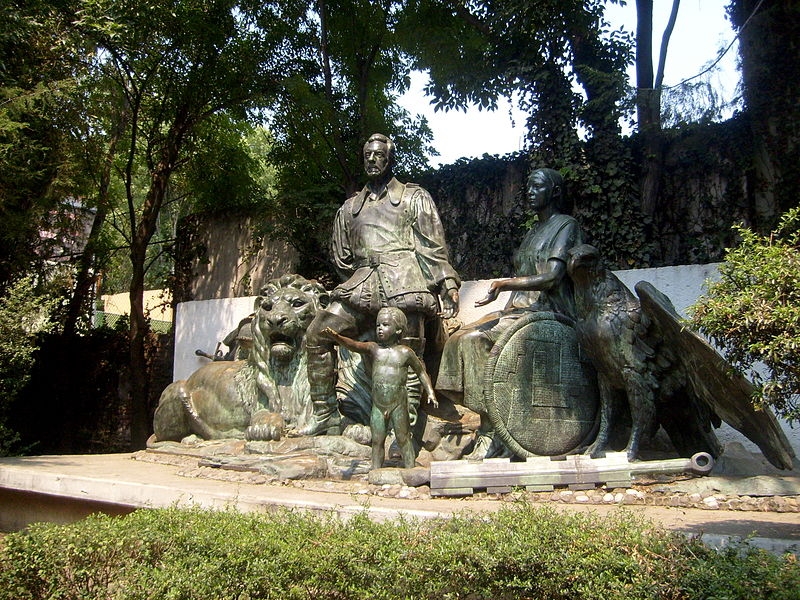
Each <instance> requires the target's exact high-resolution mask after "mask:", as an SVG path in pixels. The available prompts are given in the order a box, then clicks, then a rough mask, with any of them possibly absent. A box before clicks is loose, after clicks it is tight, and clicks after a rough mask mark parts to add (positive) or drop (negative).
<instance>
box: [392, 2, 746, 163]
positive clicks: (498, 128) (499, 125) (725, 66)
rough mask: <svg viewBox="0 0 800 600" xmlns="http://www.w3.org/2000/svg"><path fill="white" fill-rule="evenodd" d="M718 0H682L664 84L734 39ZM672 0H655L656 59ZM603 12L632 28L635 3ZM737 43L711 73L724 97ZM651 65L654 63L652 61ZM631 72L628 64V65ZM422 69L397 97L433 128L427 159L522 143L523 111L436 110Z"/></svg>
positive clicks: (695, 69) (510, 148)
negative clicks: (432, 150) (716, 71)
mask: <svg viewBox="0 0 800 600" xmlns="http://www.w3.org/2000/svg"><path fill="white" fill-rule="evenodd" d="M727 4H728V2H726V1H723V0H683V2H681V5H680V9H679V11H678V18H677V21H676V23H675V29H674V31H673V33H672V37H671V38H670V44H669V50H668V52H667V62H666V68H665V71H664V85H665V86H671V85H675V84H677V83H680V82H681V81H682V80H683V79H685V78H687V77H691V76H693V75H695V74H697V73H699V72H700V71H702V70H703V69H704V68H705V67H706V66H708V65H709V64H710V63H711V62H713V61H714V60H715V59H716V58H717V56H718V54H719V52H720V51H721V50H722V49H723V48H726V47H727V46H728V45H729V44H730V42H731V41H732V40H733V39H734V37H735V34H734V32H733V30H732V29H731V26H730V23H729V21H728V20H727V19H726V17H725V6H726V5H727ZM671 8H672V0H655V2H654V15H653V38H654V39H653V45H654V49H653V52H654V57H656V58H654V60H658V59H657V57H658V52H659V47H660V45H661V34H662V32H663V31H664V27H665V26H666V24H667V20H668V18H669V13H670V10H671ZM606 16H607V18H608V20H609V21H610V23H611V26H612V28H615V29H616V28H619V27H624V28H625V30H627V31H630V32H634V31H635V29H636V6H635V2H633V0H628V2H627V4H626V6H619V5H610V6H609V7H608V8H607V10H606ZM736 60H737V46H736V44H734V45H733V47H731V49H730V50H728V52H727V53H726V54H725V56H724V58H723V59H722V61H720V74H719V75H717V76H715V77H714V79H712V83H713V85H714V87H715V88H718V89H719V90H721V91H722V95H723V97H724V98H725V99H730V98H732V97H733V96H734V95H735V93H736V86H737V83H738V81H739V74H738V71H737V70H736ZM654 68H655V67H654ZM629 77H631V78H632V77H633V67H631V69H630V70H629ZM426 82H427V75H426V74H424V73H413V74H412V78H411V88H410V89H409V90H408V92H406V93H405V94H404V95H403V96H402V97H401V99H400V103H401V105H402V106H404V107H405V108H406V109H408V110H409V111H410V112H411V113H412V114H414V115H417V114H423V115H425V116H426V117H427V119H428V123H429V125H430V126H431V129H432V130H433V136H434V138H433V146H434V147H435V148H436V149H437V150H438V151H439V154H440V155H439V156H437V157H431V165H433V166H439V165H442V164H450V163H452V162H455V161H456V160H457V159H458V158H461V157H468V158H474V157H479V156H482V155H483V154H500V155H502V154H507V153H509V152H515V151H517V150H521V149H523V146H524V137H525V126H524V123H525V115H524V114H523V113H521V112H520V111H519V110H517V109H516V108H515V107H514V106H513V105H511V104H510V103H509V102H508V101H507V100H502V101H501V102H500V103H499V108H498V110H496V111H485V110H484V111H480V110H478V109H477V108H473V109H470V110H468V111H467V112H466V113H465V112H463V111H450V112H446V113H445V112H441V111H440V112H435V111H434V110H433V106H431V105H430V99H429V98H426V97H425V95H424V93H423V88H424V86H425V83H426Z"/></svg>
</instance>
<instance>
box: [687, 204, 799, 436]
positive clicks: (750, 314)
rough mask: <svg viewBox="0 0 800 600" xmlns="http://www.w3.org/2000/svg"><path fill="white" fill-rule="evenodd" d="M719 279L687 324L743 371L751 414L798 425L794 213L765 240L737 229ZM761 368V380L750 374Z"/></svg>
mask: <svg viewBox="0 0 800 600" xmlns="http://www.w3.org/2000/svg"><path fill="white" fill-rule="evenodd" d="M736 230H737V231H738V233H739V235H740V236H741V243H740V244H739V245H738V246H737V247H735V248H732V249H729V250H728V251H727V253H726V256H725V262H723V263H722V264H721V265H720V269H719V270H720V279H719V280H718V281H715V282H710V283H709V284H708V290H707V292H706V294H705V295H704V296H703V297H702V298H700V300H699V301H698V302H697V304H695V305H694V307H692V312H693V315H692V322H693V324H694V326H696V327H697V328H698V329H699V330H700V331H701V332H702V333H704V334H705V335H707V336H709V337H710V338H711V339H712V340H714V342H715V343H716V344H717V345H719V346H720V347H721V348H722V349H723V352H724V354H725V357H726V358H727V359H728V361H730V363H731V364H732V365H734V367H736V368H737V369H740V370H742V371H749V374H750V375H751V377H752V378H753V381H754V383H755V384H756V388H757V392H758V397H757V398H755V399H754V400H755V403H756V405H757V406H759V405H760V406H770V407H772V408H773V409H774V410H775V412H776V413H777V414H778V415H780V416H783V417H784V418H786V419H788V420H789V421H790V422H791V421H797V420H800V404H799V403H798V394H800V208H793V209H791V210H790V211H788V212H787V213H786V214H785V215H784V216H783V217H782V218H781V221H780V223H779V225H778V228H777V229H776V230H775V231H773V232H772V234H770V235H768V236H762V235H759V234H757V233H755V232H753V231H752V230H750V229H748V228H746V227H743V226H738V227H736ZM756 363H762V364H763V365H764V366H765V367H766V372H767V375H766V376H762V375H761V374H760V373H759V372H758V371H756V370H753V367H754V365H755V364H756Z"/></svg>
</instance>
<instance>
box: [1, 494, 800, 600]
mask: <svg viewBox="0 0 800 600" xmlns="http://www.w3.org/2000/svg"><path fill="white" fill-rule="evenodd" d="M0 597H2V598H14V599H15V600H22V599H27V598H36V599H43V598H54V599H55V598H59V599H62V598H63V599H73V598H75V599H77V598H87V599H88V598H104V599H105V598H126V599H127V598H131V599H133V598H153V599H156V598H158V599H189V598H192V599H202V600H208V599H217V598H236V599H240V600H244V599H251V600H252V599H255V598H276V599H281V600H283V599H293V598H315V599H316V598H331V599H333V598H336V599H351V598H352V599H360V598H363V599H371V600H372V599H380V598H386V599H393V600H394V599H400V598H431V599H436V600H446V599H455V598H464V599H470V600H477V599H482V598H487V599H488V598H492V599H504V598H508V599H511V598H514V599H517V598H537V599H538V598H576V599H577V598H580V599H592V598H598V599H599V598H602V599H604V600H607V599H613V598H624V599H626V600H634V599H637V598H641V599H652V598H670V599H679V598H680V599H683V598H703V599H712V598H715V599H722V598H726V599H732V598H743V599H744V598H747V599H752V598H781V599H789V598H800V567H799V566H798V564H797V561H796V559H795V557H794V555H786V556H784V557H778V556H774V555H771V554H769V553H767V552H764V551H762V550H758V549H755V548H752V547H750V546H748V545H746V544H742V545H737V546H736V547H730V548H728V549H726V550H723V551H716V550H713V549H710V548H708V547H707V546H705V545H704V544H703V543H702V542H701V541H699V540H696V539H687V538H685V537H682V536H680V535H678V534H674V533H670V532H667V531H665V530H663V529H660V528H654V527H653V526H652V525H651V524H648V523H646V522H644V521H642V520H639V519H638V518H635V517H633V516H631V515H629V514H627V513H622V514H621V515H620V516H616V517H613V518H599V517H597V516H594V515H575V514H562V513H558V512H556V511H554V510H553V509H549V508H533V507H530V506H528V505H522V506H518V507H512V508H508V509H503V510H501V511H500V512H499V513H497V514H492V515H483V516H460V517H457V518H452V519H442V520H436V521H414V522H411V521H404V520H400V521H394V522H391V523H374V522H372V521H371V520H370V519H369V518H368V517H367V516H366V515H359V516H356V517H354V518H352V519H350V520H347V521H341V520H338V519H336V518H334V517H322V518H320V517H312V516H309V515H307V514H300V513H295V512H288V511H285V512H279V513H274V514H267V515H254V514H247V515H242V514H238V513H234V512H207V511H202V510H199V509H198V510H178V509H172V510H152V511H146V510H144V511H137V512H135V513H132V514H131V515H129V516H127V517H107V516H100V515H98V516H94V517H91V518H89V519H86V520H84V521H81V522H79V523H75V524H71V525H64V526H58V525H35V526H32V527H30V528H29V529H28V530H26V531H24V532H19V533H14V534H10V535H8V536H7V537H6V538H5V539H4V541H3V548H2V551H0Z"/></svg>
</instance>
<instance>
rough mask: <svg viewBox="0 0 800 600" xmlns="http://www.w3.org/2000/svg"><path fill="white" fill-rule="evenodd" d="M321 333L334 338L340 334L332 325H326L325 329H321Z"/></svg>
mask: <svg viewBox="0 0 800 600" xmlns="http://www.w3.org/2000/svg"><path fill="white" fill-rule="evenodd" d="M319 334H320V335H321V336H324V337H326V338H332V339H335V338H336V336H337V335H338V334H337V333H336V332H335V331H334V330H333V329H331V328H330V327H326V328H325V329H323V330H322V331H320V332H319Z"/></svg>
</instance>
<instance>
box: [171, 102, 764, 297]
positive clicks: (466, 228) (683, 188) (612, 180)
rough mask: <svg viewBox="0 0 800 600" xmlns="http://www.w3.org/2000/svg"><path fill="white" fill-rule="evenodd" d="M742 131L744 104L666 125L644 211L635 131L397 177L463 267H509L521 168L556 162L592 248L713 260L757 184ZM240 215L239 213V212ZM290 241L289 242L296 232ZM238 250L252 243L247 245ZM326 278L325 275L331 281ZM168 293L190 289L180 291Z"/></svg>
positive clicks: (619, 260)
mask: <svg viewBox="0 0 800 600" xmlns="http://www.w3.org/2000/svg"><path fill="white" fill-rule="evenodd" d="M751 136H752V134H751V128H750V126H749V124H748V117H747V116H746V115H739V116H737V117H735V118H734V119H731V120H729V121H726V122H725V123H710V124H695V125H688V126H684V127H679V128H675V129H671V130H667V131H665V165H664V173H663V182H662V193H661V197H662V203H661V205H660V206H659V207H657V210H656V211H655V214H654V216H653V218H652V219H648V218H645V217H644V216H643V214H642V212H641V210H640V209H639V198H638V194H637V189H638V188H637V181H638V177H639V173H638V172H637V171H636V169H635V165H637V164H641V162H640V154H641V152H642V148H641V145H640V140H639V139H638V138H637V137H635V136H634V137H632V138H621V141H620V142H615V141H614V140H612V139H610V138H608V139H606V141H603V138H601V137H598V136H595V138H593V140H592V141H591V142H589V143H584V144H583V145H582V146H578V147H577V150H576V152H575V154H574V155H572V157H571V159H569V160H567V159H565V158H563V157H565V156H566V157H567V158H569V156H570V155H565V154H563V153H562V154H561V155H560V156H561V157H562V158H561V159H557V158H555V157H552V155H551V157H550V159H549V161H548V158H547V156H546V155H545V154H543V153H536V152H533V153H531V154H530V155H525V154H522V153H518V154H510V155H507V156H503V157H501V156H490V155H484V156H483V157H481V158H477V159H473V160H467V159H461V160H459V161H457V162H455V163H454V164H451V165H445V166H443V167H441V168H439V169H437V170H430V171H427V172H425V173H423V174H420V175H417V176H413V175H411V176H409V175H405V174H399V175H398V177H399V178H400V179H401V180H403V181H414V182H416V183H419V184H420V185H422V186H423V187H425V188H426V189H427V190H428V191H430V193H431V195H432V196H433V198H434V200H435V201H436V204H437V206H438V208H439V213H440V215H441V217H442V221H443V223H444V228H445V232H446V235H447V241H448V245H449V246H450V254H451V260H452V263H453V265H454V267H455V268H456V270H457V271H458V272H459V273H460V274H461V276H462V278H463V279H489V278H496V277H506V276H509V275H511V271H512V264H511V257H512V255H513V253H514V250H515V249H516V248H517V247H518V245H519V243H520V241H521V240H522V237H523V235H524V233H525V231H526V229H527V228H528V227H529V226H530V215H529V214H527V213H526V209H525V206H526V202H525V198H524V184H525V179H526V177H527V175H528V173H529V172H530V170H531V169H532V168H537V167H540V166H549V167H554V168H558V169H559V170H560V171H561V173H562V174H563V175H564V179H565V185H566V194H567V196H568V197H569V199H570V200H571V201H572V204H573V207H572V213H573V215H574V216H575V217H576V218H577V219H578V220H579V222H580V223H581V226H582V227H583V229H584V232H585V236H586V238H587V241H588V242H589V243H592V244H594V245H596V246H597V247H598V248H599V249H600V250H601V252H602V255H603V256H604V257H605V261H606V263H607V265H608V266H609V267H611V268H626V269H627V268H643V267H658V266H668V265H679V264H697V263H707V262H717V261H720V260H722V258H723V256H724V252H725V248H728V247H731V246H733V245H734V244H735V243H736V241H737V240H736V233H735V231H734V230H732V225H734V224H736V223H745V224H748V225H753V224H755V223H756V222H757V221H758V214H759V210H758V206H756V204H757V202H758V201H759V200H758V198H759V196H758V194H756V193H755V192H756V190H755V185H756V184H755V183H754V182H755V174H754V173H753V168H752V166H751V165H752V160H751V157H750V156H749V154H748V149H749V148H750V147H751ZM578 150H579V151H578ZM209 218H213V217H207V216H198V215H195V216H193V217H190V218H189V219H186V220H184V221H183V222H182V223H181V227H180V229H179V234H178V238H179V243H178V258H177V264H176V278H175V279H176V289H179V290H184V291H186V290H189V289H190V287H191V286H190V283H191V278H192V276H193V274H192V269H191V266H190V265H191V263H192V261H194V262H196V261H203V260H205V261H207V260H209V259H210V258H209V256H208V252H209V249H208V248H207V247H206V245H205V243H204V242H203V241H202V240H201V239H200V238H199V237H198V236H197V235H196V232H197V231H198V230H200V229H201V227H200V223H201V222H204V220H206V219H209ZM229 218H230V216H228V217H226V219H229ZM198 219H199V220H198ZM314 219H316V220H314ZM245 220H246V217H244V216H243V217H242V222H243V223H244V222H245ZM304 220H306V221H307V227H308V228H309V229H305V230H304V231H306V232H307V233H306V235H307V236H308V237H312V235H313V237H315V238H317V237H320V235H321V233H322V232H325V231H329V230H330V221H331V220H332V216H330V214H329V213H328V212H320V213H317V214H316V215H312V214H308V215H305V217H304ZM309 231H311V232H312V233H311V234H309V233H308V232H309ZM313 232H316V233H313ZM272 233H273V234H274V233H275V230H272ZM254 235H255V237H254V240H256V241H261V240H264V239H269V237H268V236H262V235H258V231H256V232H254ZM289 241H290V243H292V244H293V245H294V246H297V245H298V242H297V241H296V240H294V241H292V240H289ZM243 251H246V252H248V253H252V252H253V251H254V249H253V247H248V248H247V249H243ZM321 252H322V251H321ZM308 262H309V261H307V260H306V261H300V260H298V261H297V262H296V263H295V268H296V270H297V271H298V272H300V273H301V274H303V275H304V276H307V277H316V276H318V275H319V269H318V268H317V269H316V270H315V272H310V271H309V272H304V266H303V265H307V264H308ZM318 262H324V259H323V260H321V261H318ZM233 276H234V274H231V277H233ZM335 281H336V280H335V279H330V280H326V281H325V283H326V285H333V284H334V283H335ZM187 293H188V292H187ZM175 297H176V298H177V299H190V298H189V297H188V296H186V295H184V296H181V295H180V294H179V293H176V294H175Z"/></svg>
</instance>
